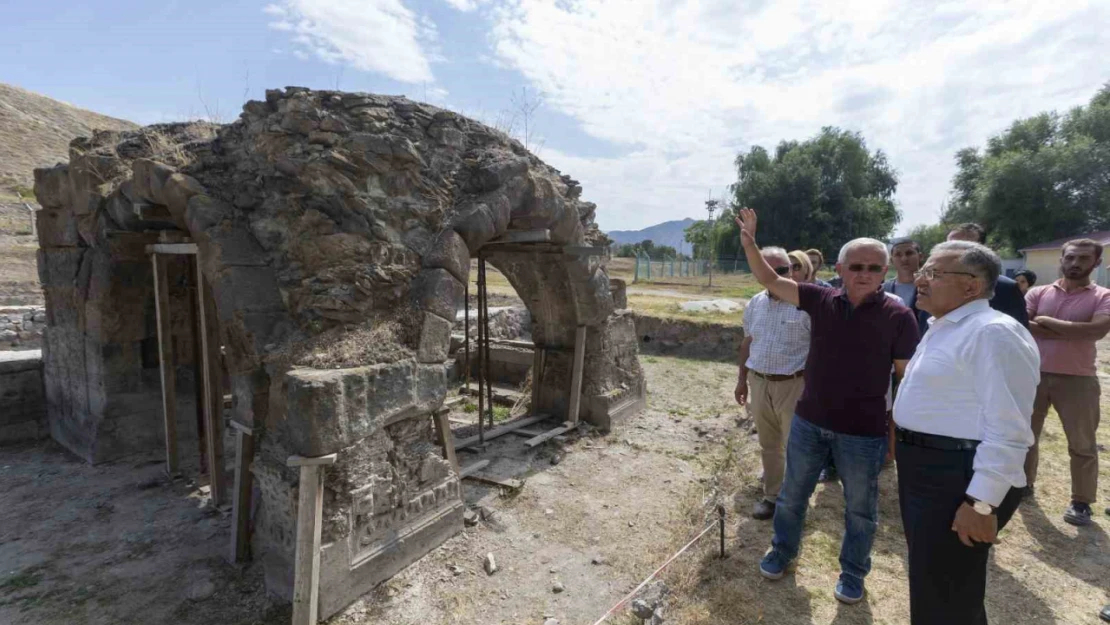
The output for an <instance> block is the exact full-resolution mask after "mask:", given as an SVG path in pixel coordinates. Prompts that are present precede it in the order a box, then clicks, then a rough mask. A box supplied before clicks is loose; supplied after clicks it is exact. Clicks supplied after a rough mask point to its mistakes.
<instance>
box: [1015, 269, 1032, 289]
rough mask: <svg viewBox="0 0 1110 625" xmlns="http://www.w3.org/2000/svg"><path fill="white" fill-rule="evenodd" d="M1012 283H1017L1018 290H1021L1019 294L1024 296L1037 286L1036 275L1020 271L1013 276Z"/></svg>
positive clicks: (1023, 270)
mask: <svg viewBox="0 0 1110 625" xmlns="http://www.w3.org/2000/svg"><path fill="white" fill-rule="evenodd" d="M1014 282H1017V285H1018V289H1020V290H1021V294H1022V295H1025V294H1026V293H1027V292H1028V291H1029V289H1031V288H1032V287H1033V286H1034V285H1035V284H1037V274H1035V273H1033V272H1032V271H1030V270H1028V269H1022V270H1021V271H1019V272H1017V273H1015V274H1014Z"/></svg>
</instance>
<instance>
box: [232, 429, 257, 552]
mask: <svg viewBox="0 0 1110 625" xmlns="http://www.w3.org/2000/svg"><path fill="white" fill-rule="evenodd" d="M231 423H232V425H233V426H236V427H235V430H236V431H235V487H234V488H233V490H232V500H231V552H230V554H228V555H229V556H230V558H229V559H230V561H231V562H233V563H234V562H246V561H247V560H249V559H250V545H251V536H250V529H251V527H250V525H251V488H252V484H251V481H252V479H253V476H252V475H251V460H252V459H253V458H254V436H252V435H251V434H250V433H249V431H250V428H246V427H245V426H243V425H241V424H238V423H236V422H235V421H232V422H231Z"/></svg>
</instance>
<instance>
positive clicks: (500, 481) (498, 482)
mask: <svg viewBox="0 0 1110 625" xmlns="http://www.w3.org/2000/svg"><path fill="white" fill-rule="evenodd" d="M466 479H468V480H474V481H477V482H485V483H486V484H493V485H494V486H503V487H505V488H509V489H512V490H520V489H522V488H524V482H521V481H520V480H514V479H512V478H502V477H488V476H485V475H479V474H474V475H468V476H466Z"/></svg>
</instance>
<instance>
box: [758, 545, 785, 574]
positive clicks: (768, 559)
mask: <svg viewBox="0 0 1110 625" xmlns="http://www.w3.org/2000/svg"><path fill="white" fill-rule="evenodd" d="M789 564H790V560H787V559H786V558H784V557H782V555H780V554H779V552H777V551H775V550H774V549H772V550H770V551H768V552H767V555H765V556H763V560H762V561H761V562H760V563H759V574H760V575H762V576H763V577H766V578H767V579H782V576H783V575H786V567H787V566H788V565H789Z"/></svg>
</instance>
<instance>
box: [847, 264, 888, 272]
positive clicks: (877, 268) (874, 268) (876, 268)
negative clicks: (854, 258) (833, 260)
mask: <svg viewBox="0 0 1110 625" xmlns="http://www.w3.org/2000/svg"><path fill="white" fill-rule="evenodd" d="M884 269H885V267H883V266H882V265H864V264H862V263H852V264H851V265H848V271H851V272H853V273H859V272H861V271H864V270H866V271H867V272H868V273H882V272H883V271H884Z"/></svg>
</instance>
